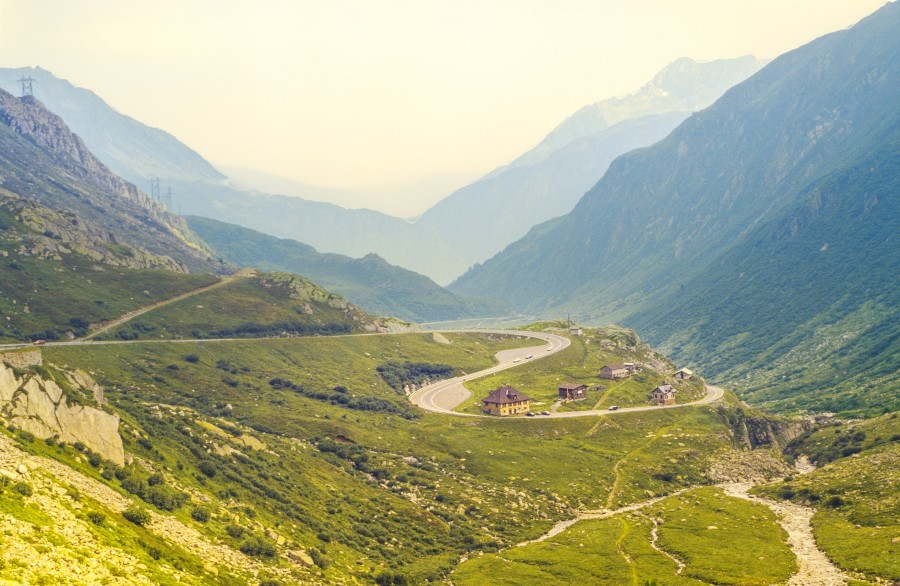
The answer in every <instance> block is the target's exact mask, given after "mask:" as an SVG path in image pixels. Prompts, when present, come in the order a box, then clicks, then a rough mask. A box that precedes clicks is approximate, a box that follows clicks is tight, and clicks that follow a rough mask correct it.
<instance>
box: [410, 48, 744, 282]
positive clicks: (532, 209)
mask: <svg viewBox="0 0 900 586" xmlns="http://www.w3.org/2000/svg"><path fill="white" fill-rule="evenodd" d="M761 66H762V63H761V62H760V61H759V60H758V59H757V58H756V57H753V56H746V57H741V58H738V59H721V60H717V61H711V62H707V63H701V62H698V61H694V60H691V59H686V58H682V59H678V60H677V61H675V62H673V63H672V64H670V65H669V66H668V67H666V68H665V69H663V70H662V71H661V72H659V73H658V74H657V75H656V76H655V77H654V78H653V79H652V80H651V81H650V82H649V83H648V84H647V85H645V86H644V87H642V88H641V89H639V90H638V91H636V92H634V93H631V94H629V95H627V96H625V97H622V98H610V99H607V100H603V101H601V102H597V103H595V104H592V105H590V106H585V107H584V108H581V109H580V110H578V111H577V112H575V113H574V114H573V115H572V116H570V117H569V118H567V119H566V120H565V121H564V122H563V123H561V124H560V125H559V126H558V127H557V128H556V129H554V130H553V131H552V132H551V133H550V134H548V135H547V137H546V138H544V140H542V141H541V142H540V143H539V144H538V145H537V146H536V147H534V148H533V149H531V150H530V151H528V152H526V153H524V154H523V155H521V156H520V157H518V158H517V159H516V160H514V161H513V162H511V163H510V164H509V165H506V166H504V167H501V168H499V169H496V170H494V171H492V172H491V173H489V174H488V175H486V176H485V177H484V178H483V179H481V180H479V181H477V182H475V183H472V184H471V185H468V186H466V187H464V188H462V189H460V190H458V191H456V192H455V193H453V194H452V195H450V196H449V197H447V198H445V199H444V200H442V201H440V202H439V203H437V204H436V205H434V206H433V207H432V208H430V209H429V210H428V211H426V212H425V213H424V214H423V215H422V217H421V218H420V219H419V220H418V221H417V222H416V227H417V228H419V229H422V230H424V231H425V232H427V233H432V234H443V235H445V238H447V239H448V240H450V241H451V242H452V243H453V247H454V249H455V250H458V251H460V252H461V253H462V254H461V255H460V256H461V258H460V259H459V260H460V262H459V263H457V264H453V265H448V266H442V267H440V269H439V270H440V271H441V274H440V275H438V277H436V279H437V281H438V282H446V281H449V280H450V279H452V278H453V277H455V276H458V275H459V274H461V273H462V272H463V271H464V270H466V269H467V268H468V267H469V266H471V265H472V264H474V263H476V262H482V261H484V260H485V259H487V258H490V257H491V256H493V255H494V254H496V253H497V252H499V251H500V250H502V249H503V248H504V247H505V246H506V245H508V244H510V243H512V242H514V241H515V240H517V239H518V238H521V237H522V236H524V235H525V234H526V233H527V232H528V230H529V228H530V227H532V226H534V225H536V224H538V223H540V222H543V221H546V220H549V219H550V218H553V217H556V216H561V215H563V214H566V213H568V212H569V211H571V209H572V207H573V206H574V205H575V204H576V203H577V202H578V200H579V199H580V198H581V196H582V195H583V194H584V192H585V191H587V190H588V189H590V188H591V187H592V186H593V185H594V184H595V183H596V182H597V180H598V179H600V178H601V177H602V176H603V174H604V173H605V172H606V169H607V168H608V167H609V164H610V162H611V161H612V160H613V159H615V158H616V157H618V156H619V155H621V154H623V153H626V152H628V151H631V150H634V149H636V148H640V147H645V146H649V145H651V144H653V143H655V142H658V141H660V140H662V139H663V138H665V137H666V135H668V134H669V133H670V132H671V131H672V130H674V129H675V128H676V127H677V126H678V125H679V124H680V123H681V122H682V121H683V120H684V119H685V118H687V117H688V116H689V115H690V113H691V112H693V111H696V110H700V109H702V108H705V107H706V106H708V105H710V104H711V103H712V102H713V101H715V100H716V98H718V97H719V96H721V95H722V93H724V92H725V90H727V89H728V88H730V87H731V86H733V85H734V84H736V83H738V82H741V81H743V80H744V79H746V78H747V77H749V76H750V75H751V74H753V73H755V72H756V71H758V70H759V68H760V67H761ZM429 274H434V273H429Z"/></svg>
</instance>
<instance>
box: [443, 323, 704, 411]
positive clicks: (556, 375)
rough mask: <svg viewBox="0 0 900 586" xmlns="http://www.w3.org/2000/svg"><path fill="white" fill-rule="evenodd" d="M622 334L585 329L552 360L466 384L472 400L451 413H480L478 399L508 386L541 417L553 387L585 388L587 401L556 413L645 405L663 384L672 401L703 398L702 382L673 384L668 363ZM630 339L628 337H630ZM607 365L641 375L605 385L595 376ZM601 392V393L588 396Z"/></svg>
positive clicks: (552, 396)
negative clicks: (625, 365) (637, 368)
mask: <svg viewBox="0 0 900 586" xmlns="http://www.w3.org/2000/svg"><path fill="white" fill-rule="evenodd" d="M627 332H628V330H624V329H622V328H616V327H612V326H610V327H607V328H588V329H585V330H584V336H572V337H571V342H572V343H571V345H570V346H569V347H568V348H566V349H565V350H563V351H562V352H558V353H556V354H554V355H552V356H549V357H547V358H542V359H540V360H535V361H534V362H531V363H526V364H523V365H520V366H518V367H517V368H514V369H512V370H507V371H504V372H501V373H498V374H495V375H492V376H489V377H485V378H481V379H478V380H474V381H471V382H468V383H466V387H467V388H468V389H469V390H471V391H472V396H471V397H470V398H469V399H468V400H466V401H465V402H464V403H463V404H461V405H460V406H459V407H458V408H457V411H462V412H466V413H481V399H483V398H484V397H485V396H487V394H488V393H490V392H491V391H492V390H494V389H496V388H497V387H499V386H501V385H512V386H513V387H515V388H517V389H519V390H520V391H522V392H523V393H525V394H526V395H527V396H528V397H529V398H531V399H532V411H544V410H547V409H549V408H550V405H552V404H553V403H554V402H555V401H557V400H558V399H559V391H558V389H559V386H560V385H561V384H563V383H567V382H574V383H578V384H585V385H587V387H588V398H587V399H585V400H582V401H572V402H570V403H562V404H560V406H559V411H583V410H587V409H605V408H607V407H610V406H612V405H617V406H620V407H629V406H637V405H648V404H650V403H651V401H650V394H651V392H652V391H653V388H654V387H656V386H657V385H658V384H660V383H661V382H662V381H663V380H668V381H669V382H672V383H673V384H675V386H676V388H677V389H678V401H679V402H688V401H693V400H696V399H699V398H701V397H702V396H703V394H704V393H705V387H704V384H703V380H702V379H701V378H699V377H695V378H693V379H691V380H688V381H680V380H679V381H675V380H674V379H673V377H672V374H674V372H675V370H676V369H675V367H674V365H673V364H672V363H670V362H666V361H664V360H661V359H660V357H659V356H658V355H657V354H656V353H655V352H653V350H652V349H650V348H649V347H648V346H646V345H645V344H642V343H640V341H639V340H638V339H637V338H636V337H631V336H628V335H627ZM631 334H632V336H633V332H631ZM612 362H633V363H635V364H638V365H643V371H642V372H640V373H637V374H636V375H634V376H632V377H629V378H627V379H623V380H618V381H611V380H605V379H601V378H599V376H598V373H599V371H600V368H601V367H602V366H604V365H606V364H609V363H612ZM596 386H601V387H603V389H602V390H600V391H596V390H593V389H594V387H596Z"/></svg>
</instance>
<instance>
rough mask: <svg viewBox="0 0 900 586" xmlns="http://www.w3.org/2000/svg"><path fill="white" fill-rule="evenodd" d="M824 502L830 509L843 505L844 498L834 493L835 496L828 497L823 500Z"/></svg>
mask: <svg viewBox="0 0 900 586" xmlns="http://www.w3.org/2000/svg"><path fill="white" fill-rule="evenodd" d="M825 504H826V505H827V506H829V507H830V508H832V509H836V508H838V507H842V506H844V499H842V498H841V497H839V496H837V495H835V496H833V497H831V498H830V499H828V500H827V501H825Z"/></svg>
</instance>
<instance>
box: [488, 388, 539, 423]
mask: <svg viewBox="0 0 900 586" xmlns="http://www.w3.org/2000/svg"><path fill="white" fill-rule="evenodd" d="M481 408H482V409H483V410H484V411H485V412H487V413H490V414H491V415H500V416H501V417H502V416H505V415H519V414H522V413H528V410H529V409H530V408H531V399H529V398H528V397H526V396H525V395H524V394H523V393H521V392H520V391H518V390H517V389H515V388H513V387H511V386H508V385H503V386H502V387H500V388H499V389H496V390H493V391H491V394H490V395H488V396H487V397H485V398H484V399H482V400H481Z"/></svg>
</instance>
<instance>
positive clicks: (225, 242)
mask: <svg viewBox="0 0 900 586" xmlns="http://www.w3.org/2000/svg"><path fill="white" fill-rule="evenodd" d="M188 225H189V226H190V227H191V230H193V231H194V232H195V233H196V234H198V235H199V236H200V237H201V238H202V239H203V240H204V241H205V242H206V243H207V244H209V246H210V247H211V248H212V249H213V250H214V251H215V252H214V254H216V255H218V256H221V257H222V258H223V259H224V260H225V261H226V262H229V263H231V264H234V265H237V266H254V267H256V268H259V269H262V270H266V271H288V272H291V273H295V274H298V275H303V276H305V277H307V278H309V279H311V280H313V281H315V282H316V283H318V284H320V285H321V286H323V287H325V288H326V289H328V290H329V291H333V292H334V293H337V294H339V295H342V296H343V297H346V298H347V299H348V300H349V301H350V302H352V303H354V304H355V305H358V306H359V307H361V308H362V309H364V310H366V311H368V312H369V313H372V314H375V315H385V316H388V315H390V316H395V317H398V318H400V319H404V320H408V321H415V322H428V321H438V320H454V319H460V318H468V317H482V316H488V315H503V314H509V313H510V310H509V309H508V308H505V307H503V306H502V305H501V304H499V303H496V302H490V301H479V300H473V299H468V298H463V297H460V296H457V295H454V294H452V293H450V292H448V291H446V290H445V289H443V288H441V287H439V286H438V285H437V284H436V283H435V282H434V281H432V280H431V279H429V278H428V277H425V276H422V275H419V274H416V273H413V272H412V271H408V270H406V269H403V268H400V267H397V266H394V265H391V264H389V263H387V262H386V261H385V260H384V259H382V258H381V257H379V256H378V255H376V254H368V255H366V256H364V257H363V258H359V259H354V258H350V257H347V256H343V255H340V254H334V253H320V252H318V251H316V249H314V248H313V247H311V246H307V245H305V244H302V243H300V242H297V241H294V240H286V239H279V238H275V237H272V236H267V235H265V234H262V233H260V232H255V231H253V230H249V229H247V228H242V227H240V226H236V225H233V224H225V223H222V222H217V221H215V220H210V219H207V218H200V217H197V216H191V217H189V218H188Z"/></svg>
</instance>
